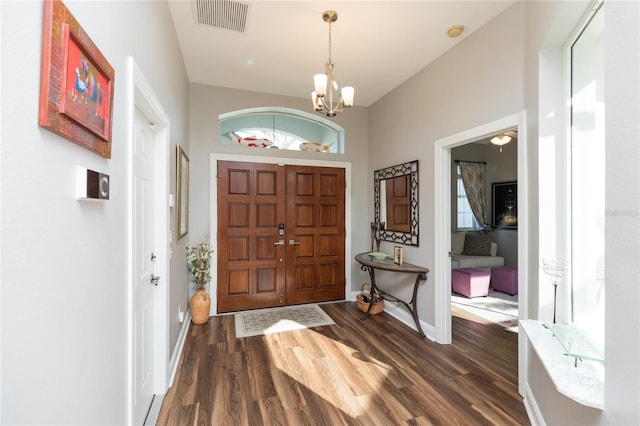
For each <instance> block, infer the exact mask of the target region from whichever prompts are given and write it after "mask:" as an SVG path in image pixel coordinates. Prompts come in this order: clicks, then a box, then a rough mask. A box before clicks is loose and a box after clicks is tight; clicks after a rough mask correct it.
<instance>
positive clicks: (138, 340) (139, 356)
mask: <svg viewBox="0 0 640 426" xmlns="http://www.w3.org/2000/svg"><path fill="white" fill-rule="evenodd" d="M153 140H154V135H153V126H152V124H151V123H150V121H149V120H148V119H147V118H146V117H145V116H144V115H143V114H142V112H141V111H140V110H139V109H137V108H136V120H135V137H134V142H133V143H134V146H133V204H134V206H133V211H134V230H133V234H134V235H133V239H134V249H133V257H134V261H133V268H134V291H133V310H134V312H133V330H134V336H133V338H134V372H133V380H134V383H133V389H134V395H133V410H134V413H133V414H134V424H136V425H142V424H143V423H144V420H145V417H146V415H147V412H148V410H149V407H150V406H151V402H152V400H153V395H154V355H153V348H154V321H153V319H154V306H155V302H154V293H155V287H156V286H155V285H154V284H157V279H158V278H157V277H155V275H154V263H155V262H154V261H155V255H154V212H153V201H154V200H153V195H154V188H153V177H154V161H153V159H154V154H153V148H154V147H153ZM154 277H155V278H156V279H155V281H154Z"/></svg>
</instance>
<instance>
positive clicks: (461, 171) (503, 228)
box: [451, 129, 519, 340]
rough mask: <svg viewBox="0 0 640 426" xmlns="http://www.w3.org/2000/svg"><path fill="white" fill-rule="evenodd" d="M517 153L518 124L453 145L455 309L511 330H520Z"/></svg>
mask: <svg viewBox="0 0 640 426" xmlns="http://www.w3.org/2000/svg"><path fill="white" fill-rule="evenodd" d="M507 135H510V136H507ZM492 141H495V142H498V143H502V145H499V146H496V144H494V142H492ZM517 156H518V146H517V131H516V129H510V130H508V131H506V132H503V133H500V134H496V135H489V136H487V137H486V138H482V139H479V140H476V141H473V142H469V143H466V144H464V145H460V146H456V147H453V148H451V158H452V164H451V225H452V226H451V270H452V293H451V301H452V304H453V306H452V312H456V313H462V314H465V315H466V316H467V317H468V318H470V319H472V320H475V321H476V322H480V323H482V324H496V325H497V326H499V327H502V328H505V329H507V330H509V331H512V332H517V331H518V290H517V269H518V210H519V209H518V205H517V202H516V201H517ZM469 268H471V269H476V270H479V271H480V272H476V271H469V270H468V269H469ZM472 274H473V275H472ZM453 308H456V309H453ZM461 311H462V312H461ZM453 339H454V340H455V336H453Z"/></svg>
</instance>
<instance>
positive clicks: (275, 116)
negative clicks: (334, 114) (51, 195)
mask: <svg viewBox="0 0 640 426" xmlns="http://www.w3.org/2000/svg"><path fill="white" fill-rule="evenodd" d="M218 118H219V120H220V135H219V136H220V139H219V141H220V144H222V145H236V146H245V147H252V148H266V149H284V150H290V151H309V152H323V153H336V154H343V153H344V129H343V128H342V127H340V126H338V125H336V124H335V123H333V122H332V121H329V120H327V119H325V118H323V117H319V116H316V115H311V114H309V113H306V112H303V111H298V110H293V109H288V108H275V107H274V108H251V109H246V110H240V111H232V112H229V113H226V114H221V115H220V116H219V117H218Z"/></svg>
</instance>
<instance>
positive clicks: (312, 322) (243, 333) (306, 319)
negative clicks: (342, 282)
mask: <svg viewBox="0 0 640 426" xmlns="http://www.w3.org/2000/svg"><path fill="white" fill-rule="evenodd" d="M234 317H235V318H234V319H235V323H236V337H250V336H259V335H263V334H273V333H282V332H285V331H292V330H302V329H304V328H311V327H320V326H323V325H331V324H335V323H334V322H333V320H332V319H331V317H330V316H329V315H328V314H327V313H326V312H325V311H323V310H322V308H321V307H320V306H318V305H317V304H315V303H314V304H311V305H296V306H283V307H279V308H268V309H257V310H255V311H246V312H239V313H237V314H234Z"/></svg>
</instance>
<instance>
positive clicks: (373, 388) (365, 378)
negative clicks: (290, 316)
mask: <svg viewBox="0 0 640 426" xmlns="http://www.w3.org/2000/svg"><path fill="white" fill-rule="evenodd" d="M302 332H309V331H302ZM296 333H298V332H289V333H280V334H272V335H270V336H268V338H266V339H265V340H266V344H267V347H268V348H269V351H270V353H271V355H272V357H271V359H272V361H273V364H274V367H275V368H278V369H279V370H280V371H282V372H284V373H285V374H286V375H288V376H289V377H291V378H292V379H293V380H295V381H297V382H298V383H299V384H300V385H301V386H304V387H305V388H307V389H308V390H310V391H312V392H314V393H315V394H317V395H319V396H320V397H322V398H323V399H324V400H325V401H327V402H328V403H329V404H331V405H333V406H334V407H336V408H337V409H338V410H340V411H342V412H344V413H345V414H347V415H349V416H351V417H353V418H361V417H362V416H365V415H366V414H367V412H369V413H370V412H371V407H373V406H375V404H376V402H375V401H373V400H372V398H373V397H372V395H375V394H376V393H378V391H379V389H381V387H382V386H384V382H385V381H386V380H389V374H390V372H391V367H390V366H389V365H387V364H385V363H383V362H380V361H378V360H376V359H374V358H370V357H369V356H368V355H366V354H364V353H362V352H360V351H358V350H356V349H354V348H352V347H350V346H348V345H345V344H343V343H339V342H336V341H335V340H333V339H330V338H328V337H325V336H323V335H322V334H320V333H315V334H314V337H313V338H314V341H315V342H317V344H316V345H315V347H314V348H311V349H310V348H304V347H301V346H299V345H297V343H296V337H295V336H296ZM286 351H291V352H293V354H294V357H282V356H277V354H278V353H282V352H286ZM332 353H335V354H336V356H335V357H332V356H331V354H332ZM345 355H346V357H347V359H348V360H349V361H348V362H346V363H336V362H335V360H341V359H344V356H345ZM285 359H286V360H292V359H295V363H294V362H290V363H287V364H285V361H283V360H285ZM354 371H358V372H359V374H361V377H360V378H359V380H358V384H356V385H354V383H353V381H349V380H345V377H350V376H352V375H353V372H354ZM312 378H313V379H312ZM277 386H278V384H277V383H276V387H277ZM284 404H286V401H283V405H284ZM284 408H287V407H286V406H285V407H284ZM407 416H408V417H407V418H411V415H410V414H409V413H407Z"/></svg>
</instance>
